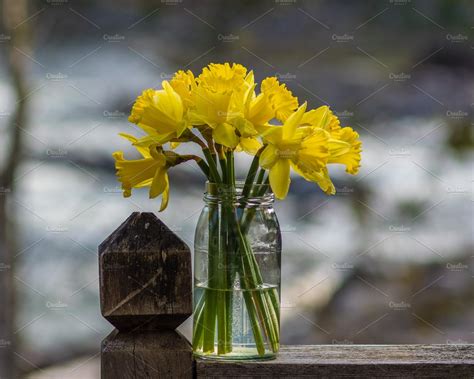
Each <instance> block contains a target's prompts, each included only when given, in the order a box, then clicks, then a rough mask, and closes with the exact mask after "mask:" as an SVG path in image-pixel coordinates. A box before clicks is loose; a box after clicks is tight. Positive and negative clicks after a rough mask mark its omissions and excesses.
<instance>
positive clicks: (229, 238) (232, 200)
mask: <svg viewBox="0 0 474 379" xmlns="http://www.w3.org/2000/svg"><path fill="white" fill-rule="evenodd" d="M273 201H274V196H273V194H272V193H271V192H268V184H261V185H257V186H253V187H252V190H251V191H250V190H249V191H245V189H244V185H243V184H242V183H237V185H236V187H235V188H233V187H228V186H226V185H222V184H219V185H217V184H214V183H207V184H206V192H205V195H204V203H205V204H204V208H203V210H202V212H201V216H200V217H199V221H198V224H197V227H196V234H195V240H194V328H193V350H194V354H195V355H197V356H200V357H203V358H210V359H226V360H241V359H272V358H274V357H275V356H276V353H277V352H278V349H279V345H280V279H281V273H280V268H281V233H280V226H279V224H278V220H277V217H276V214H275V211H274V209H273Z"/></svg>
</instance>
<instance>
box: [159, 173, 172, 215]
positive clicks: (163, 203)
mask: <svg viewBox="0 0 474 379" xmlns="http://www.w3.org/2000/svg"><path fill="white" fill-rule="evenodd" d="M165 182H166V186H165V190H164V191H163V196H162V197H161V206H160V212H163V211H164V210H165V209H166V207H167V206H168V201H169V199H170V183H169V180H168V174H165Z"/></svg>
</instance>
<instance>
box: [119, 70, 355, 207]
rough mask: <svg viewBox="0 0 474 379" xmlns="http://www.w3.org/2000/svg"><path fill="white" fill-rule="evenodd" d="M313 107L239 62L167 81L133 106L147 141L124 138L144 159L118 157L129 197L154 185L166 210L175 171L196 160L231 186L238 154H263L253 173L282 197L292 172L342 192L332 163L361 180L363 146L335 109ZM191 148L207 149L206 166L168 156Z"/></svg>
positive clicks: (179, 74) (327, 189) (212, 177)
mask: <svg viewBox="0 0 474 379" xmlns="http://www.w3.org/2000/svg"><path fill="white" fill-rule="evenodd" d="M258 89H259V90H260V91H259V92H258ZM306 108H307V106H306V103H304V104H303V105H302V106H300V107H298V99H297V98H296V97H295V96H293V94H292V92H291V91H290V90H289V89H288V88H287V87H286V85H285V84H284V83H280V82H279V81H278V79H277V78H276V77H268V78H266V79H264V80H263V81H262V82H261V84H260V86H258V83H256V82H255V78H254V73H253V71H248V70H247V68H245V67H244V66H242V65H240V64H237V63H232V64H231V63H223V64H216V63H211V64H209V65H208V66H207V67H204V68H203V70H202V72H201V74H200V75H198V76H197V77H195V76H194V74H193V73H192V72H191V71H190V70H188V71H181V70H180V71H178V72H176V73H175V75H174V76H173V78H172V79H171V80H170V82H167V81H163V83H162V89H160V90H155V89H148V90H145V91H143V93H142V94H141V95H140V96H139V97H138V98H137V100H136V102H135V104H134V105H133V108H132V112H131V115H130V117H129V120H130V121H131V122H133V123H135V124H137V125H138V126H139V127H140V128H141V129H142V130H143V131H144V132H145V136H142V137H140V138H136V137H134V136H130V135H128V134H122V136H123V137H124V138H126V139H127V140H129V141H130V142H131V143H132V145H133V146H134V147H135V148H136V149H137V150H138V151H139V152H140V154H141V155H142V159H138V160H125V159H124V158H123V153H122V152H116V153H114V158H115V160H116V167H117V175H118V177H119V180H120V181H121V182H122V188H123V191H124V195H125V196H130V195H131V191H132V188H139V187H150V197H156V196H159V195H162V196H163V199H162V207H161V208H162V209H164V208H165V207H166V204H167V202H168V196H169V195H168V193H169V181H168V174H167V171H168V169H169V168H170V167H173V166H175V165H176V164H179V163H181V162H183V161H186V160H189V159H194V160H195V161H196V162H197V163H198V164H199V166H200V168H201V169H202V171H203V172H204V173H205V174H206V176H207V177H208V179H209V180H213V181H216V182H221V181H222V182H226V183H227V181H228V180H229V176H230V175H231V173H230V172H228V170H229V169H230V171H233V168H232V167H230V166H229V167H230V168H229V167H227V165H230V164H231V162H228V160H229V157H232V156H233V155H232V154H233V152H234V151H237V152H239V151H245V152H246V153H249V154H252V155H257V156H256V157H255V158H254V163H252V167H253V169H254V170H255V169H256V168H258V164H259V165H260V166H261V168H262V169H263V171H261V173H263V172H264V171H265V170H268V171H269V174H268V180H269V182H270V185H271V188H272V190H273V192H274V193H275V196H276V197H277V198H278V199H283V198H284V197H285V196H286V195H287V193H288V190H289V186H290V171H291V169H293V170H294V171H295V172H296V173H297V174H298V175H300V176H302V177H303V178H304V179H306V180H308V181H311V182H314V183H316V184H317V185H319V187H320V188H321V189H322V190H323V191H324V192H325V193H327V194H334V193H335V187H334V184H333V183H332V181H331V178H330V177H329V170H328V165H329V164H342V165H344V166H345V168H346V172H347V173H349V174H352V175H355V174H357V172H358V170H359V167H360V160H361V150H362V146H361V145H362V144H361V141H360V139H359V135H358V133H357V132H355V131H354V130H353V129H352V128H350V127H348V126H345V127H341V124H340V122H339V119H338V118H337V117H336V116H335V115H334V114H333V112H332V111H331V110H330V109H329V107H328V106H322V107H319V108H316V109H312V110H308V111H307V109H306ZM275 123H278V125H276V124H275ZM201 137H203V140H202V139H201ZM186 142H194V143H197V144H199V146H200V147H201V148H202V149H203V153H204V156H205V159H206V161H204V160H203V159H202V158H199V157H197V156H190V155H188V156H185V155H179V154H177V153H175V152H173V151H167V152H164V151H163V145H166V146H170V148H171V149H172V150H173V149H175V148H176V147H178V145H180V144H183V143H186ZM168 144H169V145H168ZM262 147H263V148H262ZM216 153H217V154H219V158H220V159H219V161H218V160H217V159H216V155H215V154H216ZM229 154H230V155H229ZM231 159H233V158H231ZM219 165H220V167H218V166H219ZM219 168H220V171H221V172H219ZM253 172H254V173H255V171H253ZM232 175H233V174H232ZM259 177H260V179H259V180H260V181H261V180H262V179H263V176H262V175H260V176H259ZM250 179H252V177H251V176H250Z"/></svg>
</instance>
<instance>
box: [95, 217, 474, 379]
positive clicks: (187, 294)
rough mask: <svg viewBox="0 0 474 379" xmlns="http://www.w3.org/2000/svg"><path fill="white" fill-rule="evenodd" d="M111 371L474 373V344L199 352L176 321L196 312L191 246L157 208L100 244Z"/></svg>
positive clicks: (182, 374) (114, 377)
mask: <svg viewBox="0 0 474 379" xmlns="http://www.w3.org/2000/svg"><path fill="white" fill-rule="evenodd" d="M99 270H100V303H101V310H102V315H103V316H104V317H105V318H106V319H107V320H108V321H109V322H110V323H111V324H112V325H114V327H115V328H116V329H115V330H114V331H113V332H112V333H111V334H110V335H109V336H107V337H106V338H105V339H104V341H103V342H102V346H101V373H102V378H104V379H122V378H123V379H129V378H130V379H131V378H134V379H135V378H136V379H147V378H193V377H197V378H224V377H225V378H320V377H331V378H332V377H354V378H358V377H360V378H371V377H403V378H407V377H408V378H409V377H417V378H418V377H429V378H431V377H433V378H451V377H457V378H469V377H474V345H467V344H466V345H314V346H286V347H283V348H282V349H281V352H280V354H279V356H278V358H277V359H276V360H272V361H261V362H259V361H254V362H248V361H247V362H217V361H211V360H195V359H193V356H192V349H191V346H190V344H189V342H188V341H187V340H186V339H185V338H184V337H183V336H182V335H181V334H179V333H178V332H177V331H176V328H177V327H178V326H179V325H180V324H181V323H182V322H183V321H184V320H186V319H187V318H188V317H189V316H191V313H192V274H191V252H190V250H189V247H188V246H187V245H186V244H185V243H184V242H183V241H182V240H181V239H180V238H179V237H178V236H176V235H175V234H174V233H173V232H172V231H171V230H169V229H168V228H167V227H166V225H164V224H163V223H162V222H161V221H160V220H159V219H158V218H157V217H156V216H155V215H154V214H152V213H138V212H136V213H133V214H132V215H131V216H130V217H129V218H128V219H127V220H126V221H125V222H124V223H123V224H122V225H121V226H120V227H119V228H118V229H117V230H116V231H115V232H114V233H112V234H111V235H110V236H109V237H108V238H107V239H106V240H105V241H104V242H103V243H102V244H101V245H100V246H99Z"/></svg>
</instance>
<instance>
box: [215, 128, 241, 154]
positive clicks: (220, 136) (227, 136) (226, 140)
mask: <svg viewBox="0 0 474 379" xmlns="http://www.w3.org/2000/svg"><path fill="white" fill-rule="evenodd" d="M212 136H213V137H214V140H215V141H216V142H217V143H220V144H221V145H224V146H226V147H230V148H231V149H233V148H235V147H236V146H237V145H238V144H239V137H237V135H236V134H235V129H234V127H233V126H232V125H230V124H227V123H225V122H223V123H220V124H217V125H216V127H215V128H214V130H213V131H212Z"/></svg>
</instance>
